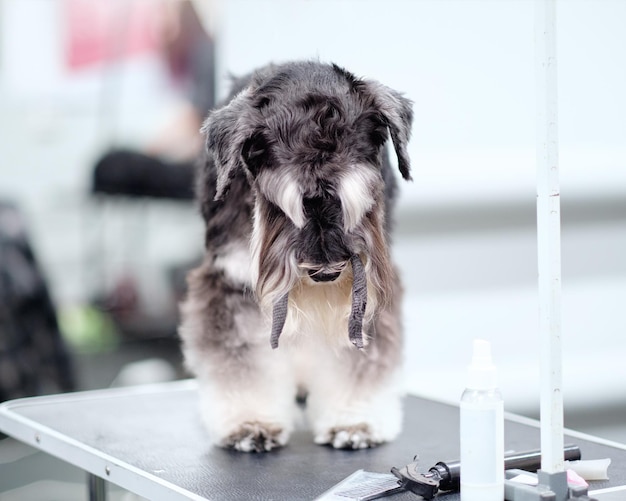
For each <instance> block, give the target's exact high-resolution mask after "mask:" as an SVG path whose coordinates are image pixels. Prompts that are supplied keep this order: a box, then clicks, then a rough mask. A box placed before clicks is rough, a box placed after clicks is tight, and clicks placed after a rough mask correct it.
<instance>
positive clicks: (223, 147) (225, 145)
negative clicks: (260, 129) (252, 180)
mask: <svg viewBox="0 0 626 501" xmlns="http://www.w3.org/2000/svg"><path fill="white" fill-rule="evenodd" d="M252 111H253V108H252V106H251V104H250V97H249V92H248V91H246V90H244V91H242V92H240V93H239V94H237V95H236V96H235V97H234V98H233V99H232V100H231V101H230V103H228V104H227V105H226V106H224V107H222V108H219V109H216V110H214V111H212V112H211V114H210V115H209V116H208V118H207V119H206V120H205V122H204V124H203V125H202V129H200V130H201V132H202V133H203V134H205V137H206V147H207V151H208V152H209V154H210V155H211V156H212V157H213V161H214V162H215V169H216V172H217V186H216V189H215V200H221V199H222V197H223V196H224V194H225V193H226V191H227V190H228V186H229V184H230V181H231V179H232V178H233V175H234V173H235V172H236V170H237V169H242V168H244V165H243V159H242V150H243V147H244V143H245V142H246V140H247V139H248V138H249V137H250V136H251V135H252V133H253V132H254V127H255V123H254V118H253V117H252Z"/></svg>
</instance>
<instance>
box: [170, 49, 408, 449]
mask: <svg viewBox="0 0 626 501" xmlns="http://www.w3.org/2000/svg"><path fill="white" fill-rule="evenodd" d="M411 122H412V110H411V102H410V101H409V100H407V99H406V98H404V97H402V96H401V95H400V94H399V93H398V92H396V91H394V90H392V89H390V88H388V87H385V86H384V85H381V84H380V83H378V82H375V81H370V80H363V79H359V78H357V77H355V76H354V75H353V74H351V73H349V72H348V71H346V70H344V69H343V68H340V67H339V66H336V65H331V64H323V63H319V62H311V61H308V62H294V63H286V64H282V65H269V66H266V67H264V68H261V69H259V70H258V71H256V72H254V73H253V74H252V75H250V76H248V77H245V78H243V79H241V80H239V81H236V82H235V90H234V92H233V94H232V96H231V98H230V100H229V101H228V102H227V104H225V105H224V106H222V107H220V108H218V109H216V110H214V111H213V112H212V113H211V114H210V115H209V117H208V118H207V120H206V122H205V123H204V126H203V132H204V134H205V135H206V144H207V155H206V161H205V162H204V165H203V167H202V168H201V169H200V172H199V179H198V197H199V202H200V205H201V211H202V215H203V217H204V220H205V223H206V255H205V257H204V260H203V263H202V264H201V265H200V266H199V267H198V268H196V269H194V270H192V271H191V273H190V274H189V277H188V285H189V291H188V296H187V298H186V299H185V301H184V302H183V303H182V305H181V315H182V323H181V326H180V336H181V338H182V341H183V353H184V356H185V361H186V365H187V367H188V368H189V369H190V370H191V371H192V373H194V374H195V376H196V377H197V380H198V383H199V389H200V399H201V410H202V415H203V419H204V422H205V424H206V427H207V428H208V430H209V432H210V435H211V437H212V438H213V440H214V441H215V443H216V444H217V445H219V446H222V447H230V448H234V449H237V450H241V451H268V450H271V449H273V448H275V447H279V446H282V445H285V444H286V443H287V441H288V440H289V436H290V434H291V432H292V431H293V428H294V421H296V419H295V418H296V412H297V410H298V407H297V404H296V398H295V397H296V395H303V394H304V395H306V413H307V418H308V421H309V423H310V426H311V428H312V431H313V434H314V440H315V442H316V443H319V444H331V445H332V446H333V447H336V448H344V449H360V448H365V447H371V446H375V445H377V444H380V443H383V442H385V441H389V440H393V439H394V438H395V437H396V436H397V434H398V433H399V432H400V430H401V425H402V406H401V395H402V382H401V379H400V366H401V358H402V355H401V348H402V333H401V325H400V317H401V313H400V306H401V304H400V303H401V285H400V281H399V278H398V275H397V273H396V270H395V267H394V266H393V264H392V262H391V257H390V250H389V241H390V225H391V221H392V217H391V213H392V209H393V205H394V198H395V195H396V191H397V186H396V182H395V177H394V174H393V171H392V167H391V166H390V164H389V162H388V160H387V156H386V153H385V149H384V145H385V143H386V142H387V139H388V137H389V136H391V140H392V143H393V146H394V149H395V152H396V155H397V158H398V162H397V163H398V168H399V170H400V173H401V174H402V177H403V178H404V179H407V180H408V179H410V173H409V158H408V155H407V141H408V139H409V135H410V128H411ZM281 333H282V337H281V338H280V348H279V349H278V350H272V348H276V347H278V337H279V336H280V335H281Z"/></svg>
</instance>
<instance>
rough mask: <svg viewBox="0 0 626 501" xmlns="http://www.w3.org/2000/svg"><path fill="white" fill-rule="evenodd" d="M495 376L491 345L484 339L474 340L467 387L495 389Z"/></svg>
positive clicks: (496, 383)
mask: <svg viewBox="0 0 626 501" xmlns="http://www.w3.org/2000/svg"><path fill="white" fill-rule="evenodd" d="M497 376H498V374H497V371H496V366H495V365H494V364H493V360H492V358H491V344H489V342H488V341H485V340H484V339H474V344H473V351H472V363H471V364H470V366H469V370H468V380H467V387H468V388H472V389H476V390H487V389H492V388H496V387H497V386H498V381H497Z"/></svg>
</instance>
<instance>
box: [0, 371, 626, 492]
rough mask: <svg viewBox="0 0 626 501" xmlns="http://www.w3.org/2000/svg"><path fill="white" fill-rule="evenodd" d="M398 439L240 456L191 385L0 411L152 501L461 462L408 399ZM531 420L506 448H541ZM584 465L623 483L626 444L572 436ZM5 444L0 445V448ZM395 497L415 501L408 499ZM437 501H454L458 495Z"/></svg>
mask: <svg viewBox="0 0 626 501" xmlns="http://www.w3.org/2000/svg"><path fill="white" fill-rule="evenodd" d="M405 411H406V413H405V426H404V432H403V433H402V435H401V436H400V437H399V438H398V440H396V441H395V442H394V443H391V444H386V445H383V446H381V447H378V448H375V449H368V450H360V451H336V450H333V449H331V448H330V447H324V446H319V445H314V444H313V437H312V435H311V433H310V432H309V431H308V430H306V429H302V430H298V431H296V432H295V433H294V435H293V436H292V439H291V441H290V443H289V445H288V446H287V447H284V448H283V449H279V450H277V451H275V452H271V453H269V454H245V453H239V452H233V451H226V450H222V449H218V448H214V447H211V446H210V445H209V444H208V439H207V436H206V433H205V432H204V430H203V428H202V424H201V422H200V418H199V414H198V408H197V393H196V385H195V383H194V382H193V381H182V382H174V383H167V384H161V385H154V386H144V387H135V388H125V389H112V390H100V391H91V392H83V393H74V394H65V395H55V396H50V397H36V398H29V399H21V400H14V401H11V402H5V403H4V404H2V405H0V431H3V432H5V433H7V434H8V435H11V436H13V437H14V438H16V439H18V440H21V441H23V442H25V443H27V444H30V445H32V446H34V447H36V448H38V449H41V450H43V451H45V452H47V453H49V454H51V455H53V456H55V457H58V458H60V459H62V460H64V461H66V462H68V463H70V464H73V465H75V466H78V467H80V468H82V469H83V470H85V471H87V472H90V473H92V474H95V475H97V476H99V477H102V478H104V479H106V480H107V481H110V482H113V483H115V484H117V485H120V486H121V487H123V488H125V489H128V490H131V491H133V492H135V493H137V494H139V495H141V496H144V497H146V498H148V499H152V500H168V501H169V500H178V499H211V500H237V499H246V500H269V499H273V500H289V501H293V500H299V499H314V498H316V497H318V496H320V495H322V494H323V493H324V492H326V491H327V490H329V489H330V488H332V487H333V486H334V485H335V484H337V483H338V482H340V481H341V480H343V479H344V478H345V477H347V476H348V475H350V474H352V473H354V472H355V471H356V470H359V469H364V470H367V471H373V472H384V473H388V472H389V470H390V468H391V467H392V466H397V467H400V466H404V465H405V464H407V463H409V462H411V461H412V460H413V456H415V455H416V454H419V456H420V464H421V465H422V466H423V468H424V470H426V469H428V468H429V467H430V466H432V465H433V464H434V463H436V462H437V461H441V460H450V459H457V458H458V456H459V434H458V428H459V416H458V408H457V407H454V406H451V405H447V404H442V403H438V402H433V401H431V400H425V399H422V398H418V397H414V396H409V397H407V398H406V400H405ZM539 439H540V435H539V428H538V425H537V423H536V422H535V421H531V420H526V419H523V418H517V417H516V416H509V417H508V419H507V422H506V426H505V443H506V449H507V450H517V451H521V450H528V449H538V448H539ZM565 441H566V443H575V444H577V445H579V446H580V448H581V450H582V456H583V459H600V458H606V457H609V458H611V459H612V464H611V467H610V468H609V477H610V481H606V482H593V483H592V485H591V487H590V489H601V488H606V487H611V486H617V485H624V484H626V446H620V445H619V444H611V443H609V442H602V441H600V440H596V439H594V438H593V437H590V436H586V435H579V434H576V433H571V434H569V435H567V436H566V440H565ZM1 446H2V442H1V441H0V447H1ZM390 499H393V500H397V501H404V500H416V499H418V498H417V497H416V496H414V495H413V494H410V493H401V494H398V495H395V496H393V497H392V498H390ZM437 499H445V500H446V501H453V500H458V499H459V495H458V494H448V495H443V496H442V495H440V496H438V498H437Z"/></svg>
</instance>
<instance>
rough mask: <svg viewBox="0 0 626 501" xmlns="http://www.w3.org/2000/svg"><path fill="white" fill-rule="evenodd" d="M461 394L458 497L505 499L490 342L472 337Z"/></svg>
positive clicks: (466, 500)
mask: <svg viewBox="0 0 626 501" xmlns="http://www.w3.org/2000/svg"><path fill="white" fill-rule="evenodd" d="M473 348H474V349H473V354H472V363H471V364H470V366H469V370H468V378H467V386H466V389H465V391H464V392H463V395H462V397H461V501H502V500H503V499H504V403H503V401H502V395H501V394H500V390H499V389H498V381H497V371H496V367H495V366H494V364H493V362H492V360H491V345H490V344H489V343H488V342H487V341H483V340H481V339H475V340H474V346H473Z"/></svg>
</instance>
